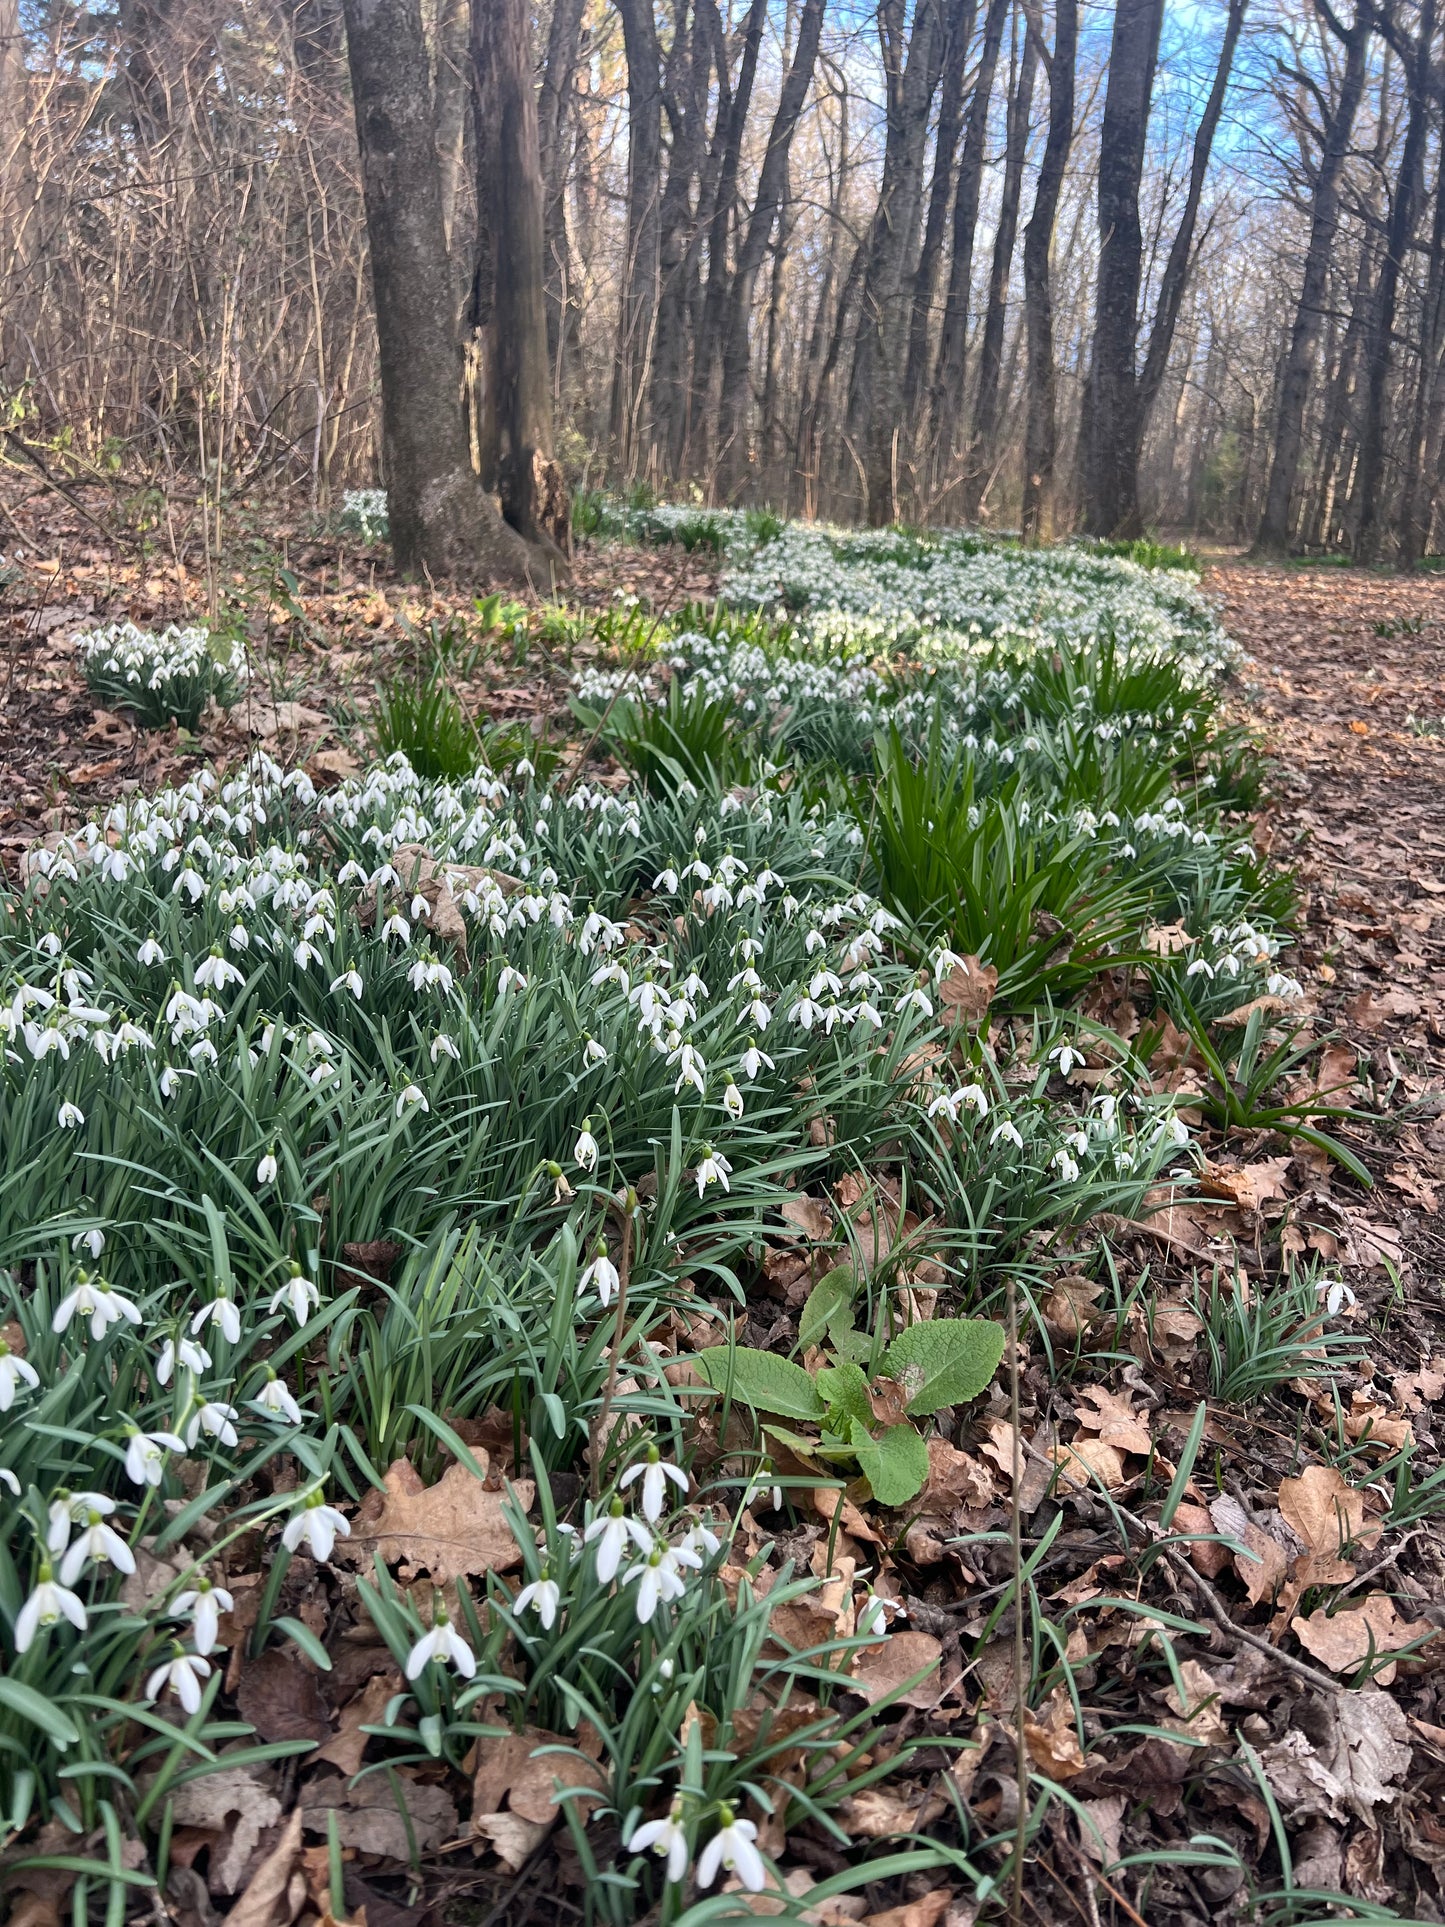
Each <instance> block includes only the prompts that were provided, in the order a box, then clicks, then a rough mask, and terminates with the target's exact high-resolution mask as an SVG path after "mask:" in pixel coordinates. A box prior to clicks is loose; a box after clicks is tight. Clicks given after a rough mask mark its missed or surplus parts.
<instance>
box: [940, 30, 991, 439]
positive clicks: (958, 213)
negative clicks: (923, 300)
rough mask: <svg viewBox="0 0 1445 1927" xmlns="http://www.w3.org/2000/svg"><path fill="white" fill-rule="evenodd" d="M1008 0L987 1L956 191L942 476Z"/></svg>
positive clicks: (954, 434) (957, 421)
mask: <svg viewBox="0 0 1445 1927" xmlns="http://www.w3.org/2000/svg"><path fill="white" fill-rule="evenodd" d="M1008 9H1009V0H988V11H987V12H986V13H985V14H984V17H983V46H982V49H981V50H980V53H979V59H978V73H977V76H976V78H975V80H974V83H973V95H972V98H971V99H970V100H969V103H968V124H967V126H966V127H965V129H964V135H963V154H962V157H961V158H960V160H959V163H958V193H957V195H956V196H955V197H954V203H953V259H952V261H951V262H950V264H949V270H948V296H947V299H946V300H945V302H944V306H943V322H942V326H941V327H940V330H939V337H938V359H937V362H936V364H935V368H934V376H933V393H932V396H931V399H930V406H929V411H928V412H929V424H930V430H931V433H932V436H933V441H934V463H935V470H936V472H937V473H938V474H940V475H941V474H942V473H944V472H945V471H946V470H947V468H948V467H949V465H950V464H951V462H952V460H953V458H954V456H955V455H956V454H957V452H958V444H959V442H960V441H961V440H962V430H963V390H964V375H965V363H966V361H967V357H968V310H969V303H970V301H971V299H972V293H973V243H974V236H975V235H976V233H977V232H978V204H979V197H980V194H981V193H982V190H983V170H984V165H985V162H986V161H987V159H988V121H989V109H990V107H991V106H992V103H993V83H994V76H995V74H996V73H997V71H998V56H999V49H1000V47H1001V46H1002V45H1003V30H1004V26H1005V23H1006V22H1007V20H1008Z"/></svg>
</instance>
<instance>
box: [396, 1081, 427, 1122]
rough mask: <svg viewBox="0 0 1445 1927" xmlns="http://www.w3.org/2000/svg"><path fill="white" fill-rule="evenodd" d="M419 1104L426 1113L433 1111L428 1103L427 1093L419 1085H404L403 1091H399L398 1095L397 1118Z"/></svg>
mask: <svg viewBox="0 0 1445 1927" xmlns="http://www.w3.org/2000/svg"><path fill="white" fill-rule="evenodd" d="M417 1104H420V1106H421V1107H422V1109H423V1110H424V1111H429V1110H430V1109H431V1105H430V1104H428V1103H427V1101H426V1093H425V1092H424V1091H423V1090H422V1089H421V1087H420V1086H419V1085H417V1084H406V1085H403V1087H402V1088H401V1090H399V1091H398V1092H397V1094H396V1114H397V1116H398V1117H400V1116H401V1114H402V1112H403V1111H407V1110H410V1109H411V1108H412V1107H413V1106H414V1105H417Z"/></svg>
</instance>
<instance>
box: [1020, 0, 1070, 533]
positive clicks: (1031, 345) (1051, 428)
mask: <svg viewBox="0 0 1445 1927" xmlns="http://www.w3.org/2000/svg"><path fill="white" fill-rule="evenodd" d="M1032 31H1033V28H1032V25H1030V32H1032ZM1078 40H1079V10H1078V0H1056V3H1055V8H1054V51H1053V53H1052V54H1049V53H1048V52H1047V51H1046V50H1045V49H1044V48H1043V47H1040V49H1039V53H1040V55H1041V57H1042V58H1043V59H1044V61H1045V63H1046V65H1047V67H1048V74H1049V132H1048V138H1047V140H1046V141H1045V143H1044V152H1043V158H1042V160H1041V161H1040V162H1039V178H1038V185H1037V187H1036V188H1035V190H1034V210H1033V213H1032V215H1031V216H1030V217H1029V224H1028V227H1027V228H1026V229H1025V231H1024V316H1025V323H1026V326H1027V329H1028V363H1027V375H1026V381H1027V387H1028V415H1027V419H1026V422H1025V426H1024V497H1023V517H1022V520H1023V532H1024V536H1025V538H1026V539H1027V540H1029V541H1033V542H1038V541H1046V540H1047V539H1048V538H1049V537H1050V536H1051V535H1052V534H1053V517H1054V465H1055V461H1056V459H1057V454H1058V419H1057V417H1058V409H1057V400H1056V376H1055V371H1054V306H1053V289H1052V285H1051V275H1050V266H1049V257H1050V255H1051V253H1052V251H1053V243H1054V223H1055V221H1056V220H1057V218H1058V212H1059V192H1060V190H1061V188H1062V187H1063V183H1064V169H1065V168H1066V167H1067V165H1068V160H1069V149H1070V148H1071V147H1072V146H1073V141H1074V63H1075V60H1076V58H1077V54H1078Z"/></svg>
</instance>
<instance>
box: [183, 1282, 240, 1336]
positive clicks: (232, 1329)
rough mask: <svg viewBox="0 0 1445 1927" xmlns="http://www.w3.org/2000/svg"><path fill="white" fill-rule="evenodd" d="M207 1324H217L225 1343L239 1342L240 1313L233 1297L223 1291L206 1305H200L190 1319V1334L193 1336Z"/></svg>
mask: <svg viewBox="0 0 1445 1927" xmlns="http://www.w3.org/2000/svg"><path fill="white" fill-rule="evenodd" d="M207 1325H219V1326H220V1328H221V1336H222V1337H223V1338H224V1339H225V1340H226V1342H227V1344H230V1345H239V1344H240V1342H241V1314H240V1312H239V1311H237V1309H236V1305H235V1301H234V1299H231V1298H228V1297H226V1295H225V1293H224V1292H223V1293H222V1294H221V1295H220V1296H219V1297H217V1298H213V1299H212V1300H211V1302H210V1303H209V1304H208V1305H202V1306H201V1308H200V1310H199V1311H198V1312H197V1313H196V1314H195V1316H194V1317H193V1318H192V1319H191V1336H192V1337H193V1338H194V1337H196V1336H197V1335H198V1334H199V1333H200V1332H202V1331H204V1330H205V1328H206V1326H207Z"/></svg>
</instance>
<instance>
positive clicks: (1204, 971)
mask: <svg viewBox="0 0 1445 1927" xmlns="http://www.w3.org/2000/svg"><path fill="white" fill-rule="evenodd" d="M1184 974H1185V976H1186V977H1208V978H1212V977H1213V976H1214V965H1213V964H1212V963H1210V962H1209V961H1208V959H1207V958H1205V957H1196V958H1195V959H1194V961H1193V963H1192V964H1190V965H1189V967H1188V969H1187V970H1186V971H1185V972H1184Z"/></svg>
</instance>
